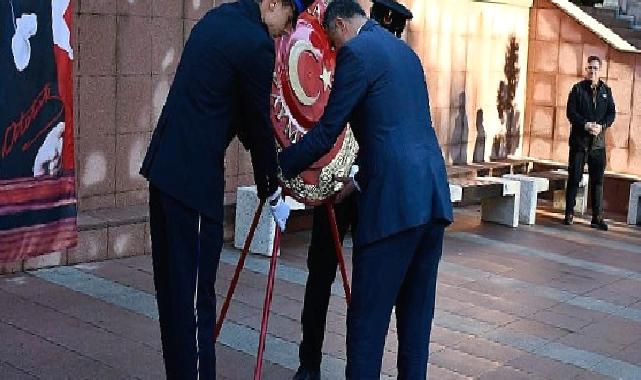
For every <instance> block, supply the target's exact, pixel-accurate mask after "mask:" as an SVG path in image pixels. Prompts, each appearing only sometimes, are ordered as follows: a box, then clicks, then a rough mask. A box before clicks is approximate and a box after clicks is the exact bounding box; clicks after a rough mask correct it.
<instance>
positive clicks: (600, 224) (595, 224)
mask: <svg viewBox="0 0 641 380" xmlns="http://www.w3.org/2000/svg"><path fill="white" fill-rule="evenodd" d="M590 227H592V228H596V229H599V230H601V231H607V230H608V225H607V224H606V223H605V222H604V221H603V218H599V217H597V218H592V223H590Z"/></svg>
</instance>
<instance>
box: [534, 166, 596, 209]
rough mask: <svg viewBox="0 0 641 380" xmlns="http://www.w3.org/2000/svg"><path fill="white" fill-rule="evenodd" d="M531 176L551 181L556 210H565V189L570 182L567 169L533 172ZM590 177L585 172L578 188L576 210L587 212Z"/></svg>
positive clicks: (550, 188) (550, 187) (550, 189)
mask: <svg viewBox="0 0 641 380" xmlns="http://www.w3.org/2000/svg"><path fill="white" fill-rule="evenodd" d="M529 176H530V177H538V178H546V179H547V180H548V181H549V190H548V191H550V192H551V193H552V203H553V206H552V207H553V208H554V209H555V210H560V211H565V189H566V187H567V183H568V172H567V170H563V169H558V170H550V171H544V172H531V173H529ZM589 179H590V177H589V176H588V175H587V174H583V177H582V178H581V182H579V189H578V190H577V197H576V203H575V205H574V212H575V213H579V214H585V211H586V210H587V206H588V184H589V182H590V181H589Z"/></svg>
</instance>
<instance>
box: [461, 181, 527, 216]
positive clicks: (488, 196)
mask: <svg viewBox="0 0 641 380" xmlns="http://www.w3.org/2000/svg"><path fill="white" fill-rule="evenodd" d="M453 187H454V188H455V189H458V188H459V187H460V189H461V190H460V193H461V197H460V199H461V202H463V203H481V220H483V221H487V222H494V223H498V224H503V225H506V226H509V227H518V225H519V203H520V194H521V183H520V182H519V181H512V180H509V179H505V178H497V177H478V178H473V179H469V178H452V179H450V193H451V195H452V199H454V196H453V194H458V190H454V191H452V188H453Z"/></svg>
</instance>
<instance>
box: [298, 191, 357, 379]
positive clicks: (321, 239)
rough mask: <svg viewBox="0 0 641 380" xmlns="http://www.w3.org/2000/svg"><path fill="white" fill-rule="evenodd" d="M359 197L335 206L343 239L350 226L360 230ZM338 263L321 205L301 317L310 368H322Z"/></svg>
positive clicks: (304, 357)
mask: <svg viewBox="0 0 641 380" xmlns="http://www.w3.org/2000/svg"><path fill="white" fill-rule="evenodd" d="M357 196H358V195H357V194H356V193H355V194H352V195H351V196H349V197H348V198H346V199H345V200H343V202H341V203H338V204H336V205H335V208H334V210H335V212H336V224H337V225H338V233H339V237H340V239H341V242H342V241H343V239H344V238H345V234H346V233H347V230H348V228H350V226H351V230H352V232H353V231H356V224H357V215H358V214H357V204H356V203H357V202H356V200H357ZM337 266H338V260H337V259H336V250H335V248H334V238H333V236H332V230H331V226H330V224H329V218H328V216H327V207H326V206H324V205H323V206H317V207H316V208H315V209H314V225H313V227H312V241H311V244H310V246H309V251H308V253H307V269H308V271H309V275H308V277H307V284H306V286H305V300H304V303H303V313H302V316H301V322H302V325H303V340H302V342H301V344H300V347H299V349H298V357H299V359H300V364H301V366H303V367H306V368H310V369H320V365H321V359H322V356H323V354H322V348H323V338H324V337H325V323H326V320H327V308H328V306H329V297H330V295H331V290H332V283H333V282H334V279H335V277H336V268H337Z"/></svg>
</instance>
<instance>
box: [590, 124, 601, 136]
mask: <svg viewBox="0 0 641 380" xmlns="http://www.w3.org/2000/svg"><path fill="white" fill-rule="evenodd" d="M602 130H603V126H602V125H601V124H597V123H594V124H592V128H590V131H589V132H590V134H591V135H592V136H596V135H598V134H599V133H601V131H602Z"/></svg>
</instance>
